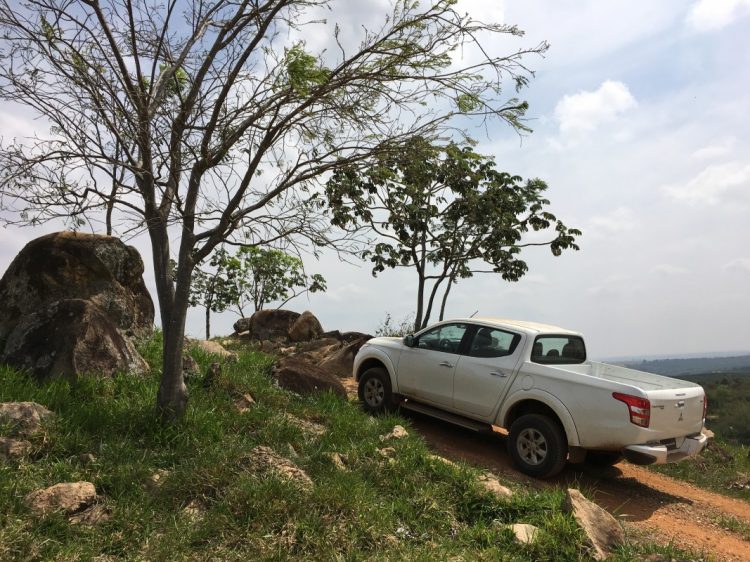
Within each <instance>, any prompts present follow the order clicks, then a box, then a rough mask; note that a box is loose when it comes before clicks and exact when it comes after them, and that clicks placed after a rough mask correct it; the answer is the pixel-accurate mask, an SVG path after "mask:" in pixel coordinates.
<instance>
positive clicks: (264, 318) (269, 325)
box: [234, 309, 301, 341]
mask: <svg viewBox="0 0 750 562" xmlns="http://www.w3.org/2000/svg"><path fill="white" fill-rule="evenodd" d="M300 316H301V315H300V313H299V312H294V311H292V310H282V309H271V310H259V311H257V312H255V313H254V314H253V315H252V316H251V317H250V318H240V319H239V320H237V322H235V323H234V331H235V332H237V333H238V334H239V333H240V332H250V334H249V335H250V337H251V338H252V339H254V340H259V341H262V340H277V339H282V340H286V339H287V338H288V337H289V328H291V327H292V324H294V322H295V321H296V320H297V318H299V317H300Z"/></svg>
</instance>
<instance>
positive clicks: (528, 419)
mask: <svg viewBox="0 0 750 562" xmlns="http://www.w3.org/2000/svg"><path fill="white" fill-rule="evenodd" d="M508 452H509V453H510V456H511V458H512V459H513V462H514V463H515V464H516V466H517V467H518V469H519V470H520V471H521V472H523V473H524V474H528V475H529V476H534V477H535V478H549V477H551V476H554V475H555V474H557V473H558V472H560V471H561V470H562V469H563V467H564V466H565V461H566V458H567V456H568V443H567V440H566V439H565V432H564V431H563V429H562V428H561V427H560V424H559V423H557V421H556V420H553V419H551V418H549V417H547V416H545V415H542V414H526V415H525V416H521V417H520V418H518V419H517V420H516V421H514V422H513V424H512V425H511V426H510V436H509V439H508Z"/></svg>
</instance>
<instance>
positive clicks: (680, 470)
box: [654, 373, 750, 500]
mask: <svg viewBox="0 0 750 562" xmlns="http://www.w3.org/2000/svg"><path fill="white" fill-rule="evenodd" d="M684 378H685V379H687V380H692V381H694V382H698V383H699V384H701V385H702V386H703V388H704V389H705V390H706V394H707V395H708V417H707V420H706V426H707V427H708V428H709V429H710V430H711V431H713V432H714V433H715V434H716V441H715V442H714V443H711V444H710V445H709V446H708V448H707V449H706V450H705V451H704V452H703V453H701V455H700V456H699V457H697V458H695V459H689V460H686V461H683V462H680V463H677V464H671V465H663V466H658V467H655V468H654V469H655V470H658V471H659V472H662V473H664V474H668V475H670V476H673V477H675V478H680V479H682V480H687V481H688V482H693V483H695V484H697V485H698V486H701V487H704V488H708V489H711V490H714V491H716V492H719V493H721V494H726V495H731V496H735V497H739V498H742V499H745V500H750V488H748V487H747V486H750V482H748V475H750V376H747V375H735V376H732V375H731V374H720V373H712V374H710V375H703V376H702V375H691V376H686V377H684Z"/></svg>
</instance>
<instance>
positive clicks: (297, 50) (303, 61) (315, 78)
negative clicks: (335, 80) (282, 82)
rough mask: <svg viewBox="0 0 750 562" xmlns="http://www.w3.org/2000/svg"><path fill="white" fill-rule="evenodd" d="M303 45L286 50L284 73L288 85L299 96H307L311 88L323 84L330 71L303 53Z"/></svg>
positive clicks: (315, 59)
mask: <svg viewBox="0 0 750 562" xmlns="http://www.w3.org/2000/svg"><path fill="white" fill-rule="evenodd" d="M304 47H305V44H304V43H297V44H296V45H294V46H293V47H291V48H290V49H286V52H285V57H286V72H287V77H288V79H289V85H290V86H291V88H292V90H294V91H295V92H296V93H297V94H298V95H300V96H308V95H309V94H310V92H311V90H312V89H313V88H316V87H318V86H321V85H323V84H325V82H326V80H328V77H329V76H330V74H331V71H330V70H329V69H327V68H325V67H322V66H320V65H319V64H318V59H317V58H315V57H314V56H312V55H310V54H308V53H306V52H305V49H304Z"/></svg>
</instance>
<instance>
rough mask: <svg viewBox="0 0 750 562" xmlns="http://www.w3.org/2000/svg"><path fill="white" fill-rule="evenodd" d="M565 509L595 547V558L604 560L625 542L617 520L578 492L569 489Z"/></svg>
mask: <svg viewBox="0 0 750 562" xmlns="http://www.w3.org/2000/svg"><path fill="white" fill-rule="evenodd" d="M565 509H566V511H568V512H569V513H572V514H573V517H574V518H575V520H576V521H577V522H578V525H579V526H580V527H581V529H583V532H584V533H585V534H586V537H587V538H588V541H589V543H590V544H591V546H592V547H593V550H594V552H593V557H594V558H595V559H596V560H604V559H605V558H607V556H609V552H610V550H611V549H612V548H614V547H616V546H619V545H621V544H622V543H624V542H625V533H624V532H623V530H622V527H620V524H619V523H618V522H617V519H615V518H614V517H612V515H611V514H610V513H609V512H608V511H607V510H605V509H602V508H601V507H599V506H598V505H596V504H595V503H594V502H592V501H589V500H587V499H586V498H585V497H584V495H583V494H582V493H581V492H579V491H578V490H575V489H572V488H569V489H568V492H567V496H566V498H565Z"/></svg>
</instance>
